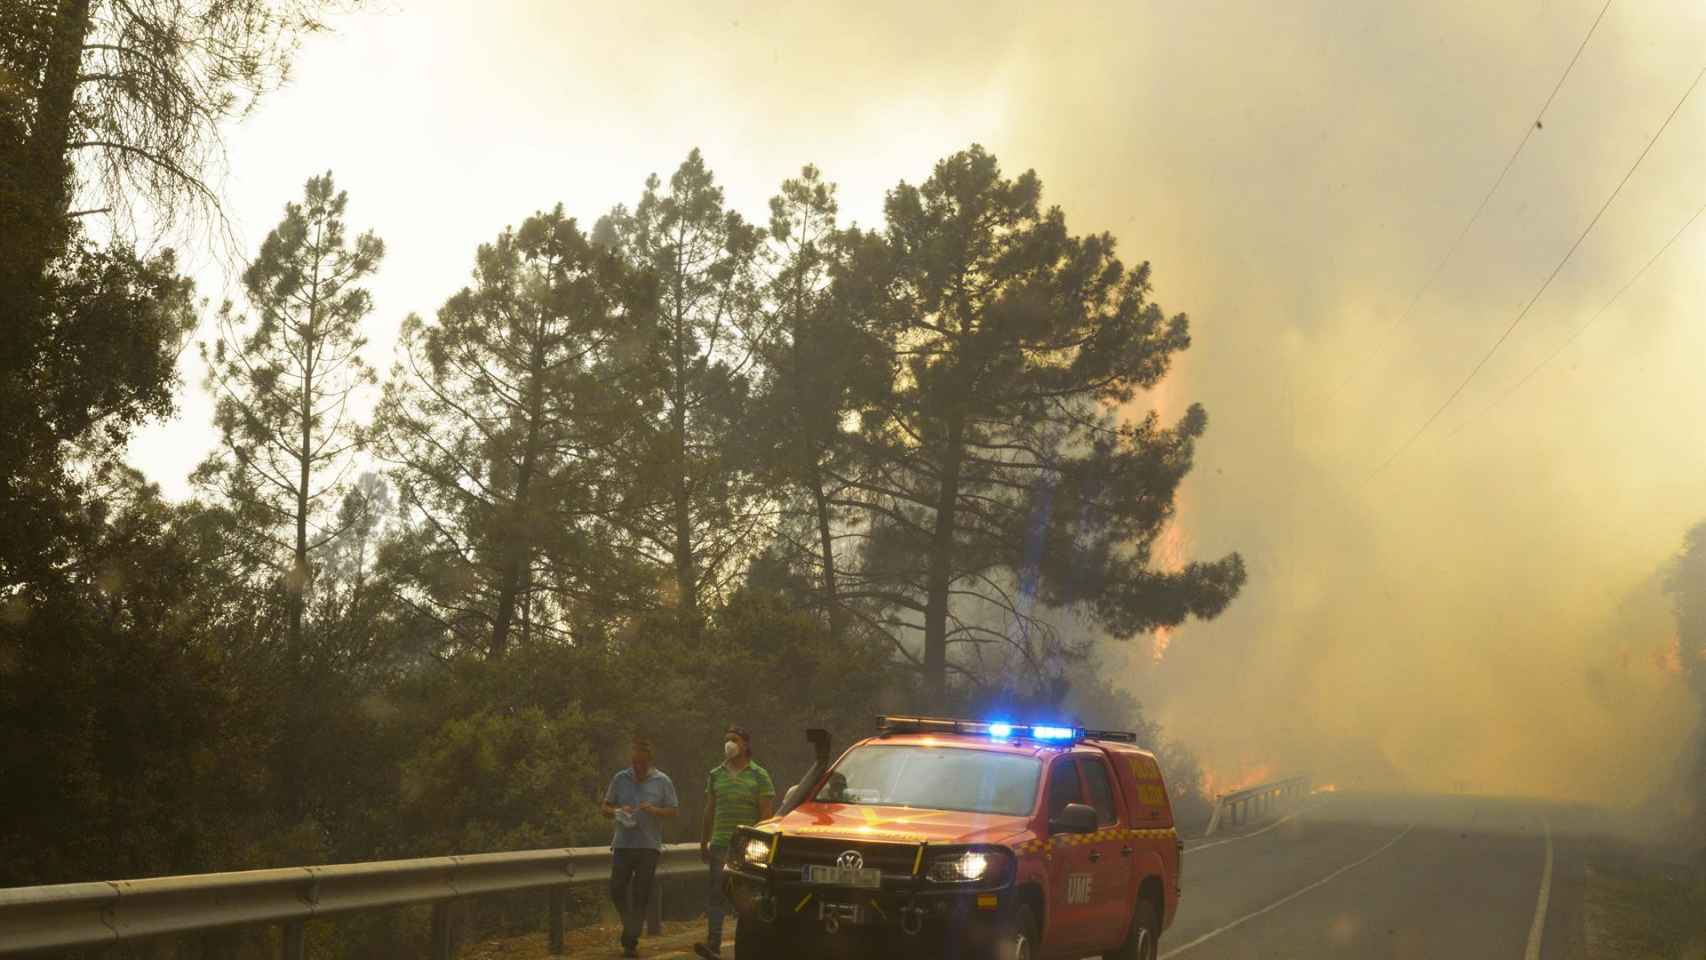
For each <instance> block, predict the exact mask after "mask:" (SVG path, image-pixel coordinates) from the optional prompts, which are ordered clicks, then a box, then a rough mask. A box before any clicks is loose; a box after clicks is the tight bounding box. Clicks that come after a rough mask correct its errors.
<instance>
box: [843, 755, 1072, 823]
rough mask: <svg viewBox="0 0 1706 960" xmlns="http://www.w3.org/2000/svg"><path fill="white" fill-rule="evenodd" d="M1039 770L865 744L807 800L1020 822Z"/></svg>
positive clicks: (1002, 760) (1021, 760)
mask: <svg viewBox="0 0 1706 960" xmlns="http://www.w3.org/2000/svg"><path fill="white" fill-rule="evenodd" d="M1040 766H1041V764H1039V763H1038V762H1037V761H1036V759H1035V758H1034V757H1026V756H1021V755H1018V754H1010V753H997V752H994V751H987V750H968V749H964V748H960V747H926V746H910V745H888V744H871V745H866V746H861V747H855V748H854V749H852V750H850V751H848V753H847V756H845V757H843V758H842V760H841V762H840V763H839V764H837V765H836V767H835V769H834V770H833V771H832V772H831V773H830V774H829V776H828V777H826V778H825V779H824V783H823V786H822V787H820V788H819V789H818V791H817V794H816V795H815V796H814V797H813V798H812V799H814V800H816V801H817V802H819V803H849V804H873V805H878V804H880V805H885V806H894V807H921V808H927V809H931V810H964V811H968V812H971V813H994V814H1002V815H1005V816H1021V815H1024V814H1028V813H1030V812H1031V811H1032V810H1033V809H1035V806H1034V804H1035V803H1036V799H1037V775H1038V774H1039V773H1040V772H1041V771H1040V769H1039V768H1040Z"/></svg>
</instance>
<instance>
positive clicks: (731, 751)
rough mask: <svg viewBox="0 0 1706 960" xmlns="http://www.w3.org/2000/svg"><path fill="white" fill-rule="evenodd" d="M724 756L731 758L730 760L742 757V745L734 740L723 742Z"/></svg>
mask: <svg viewBox="0 0 1706 960" xmlns="http://www.w3.org/2000/svg"><path fill="white" fill-rule="evenodd" d="M723 756H725V757H727V758H729V759H730V760H733V759H734V758H736V757H738V756H740V744H738V743H736V742H734V741H733V740H724V741H723Z"/></svg>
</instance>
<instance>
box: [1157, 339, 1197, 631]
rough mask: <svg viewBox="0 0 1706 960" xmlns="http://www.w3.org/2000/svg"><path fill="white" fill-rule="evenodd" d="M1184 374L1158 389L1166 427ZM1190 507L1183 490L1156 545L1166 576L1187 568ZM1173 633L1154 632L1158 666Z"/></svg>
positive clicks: (1176, 370)
mask: <svg viewBox="0 0 1706 960" xmlns="http://www.w3.org/2000/svg"><path fill="white" fill-rule="evenodd" d="M1181 372H1182V371H1181V370H1180V369H1179V366H1175V367H1174V369H1173V374H1172V375H1171V376H1169V377H1167V378H1165V379H1163V380H1162V381H1161V382H1160V383H1159V384H1157V385H1156V388H1155V393H1154V398H1155V415H1156V416H1157V417H1159V418H1160V419H1161V422H1162V424H1163V425H1165V424H1166V423H1167V418H1168V415H1169V410H1168V408H1169V407H1171V406H1172V402H1171V401H1172V395H1173V393H1174V390H1175V389H1176V387H1177V383H1176V381H1177V380H1178V379H1179V376H1180V374H1181ZM1188 506H1189V503H1188V501H1187V500H1186V497H1185V489H1184V487H1182V486H1181V487H1180V488H1179V490H1178V491H1177V492H1176V493H1175V494H1174V497H1173V519H1172V521H1171V522H1169V523H1168V524H1167V527H1166V529H1164V530H1162V531H1161V536H1160V537H1159V538H1157V539H1156V542H1155V552H1154V554H1153V557H1154V559H1155V562H1156V565H1157V566H1159V567H1160V568H1161V571H1162V572H1163V573H1177V572H1179V571H1180V570H1181V569H1183V568H1184V566H1185V546H1186V544H1185V518H1186V515H1187V508H1188ZM1174 630H1175V628H1173V627H1157V628H1156V629H1155V641H1154V649H1155V661H1156V662H1157V663H1159V662H1160V661H1161V659H1162V658H1163V657H1165V656H1166V655H1167V648H1168V647H1169V646H1171V645H1172V643H1173V633H1174Z"/></svg>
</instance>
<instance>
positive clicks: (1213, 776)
mask: <svg viewBox="0 0 1706 960" xmlns="http://www.w3.org/2000/svg"><path fill="white" fill-rule="evenodd" d="M1273 778H1274V765H1273V764H1271V763H1257V764H1245V765H1244V766H1242V767H1240V768H1239V771H1238V773H1237V774H1236V775H1234V776H1227V775H1225V774H1223V773H1217V772H1216V771H1214V770H1211V769H1209V768H1207V767H1204V768H1203V772H1202V792H1203V795H1204V796H1207V797H1214V796H1219V795H1220V794H1223V793H1235V792H1237V791H1239V790H1245V789H1248V788H1250V787H1254V786H1259V785H1261V784H1264V783H1267V782H1268V781H1269V780H1272V779H1273Z"/></svg>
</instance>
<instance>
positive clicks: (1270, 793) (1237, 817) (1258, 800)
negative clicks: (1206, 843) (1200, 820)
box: [1203, 776, 1309, 837]
mask: <svg viewBox="0 0 1706 960" xmlns="http://www.w3.org/2000/svg"><path fill="white" fill-rule="evenodd" d="M1308 794H1309V778H1308V777H1306V776H1304V777H1287V778H1286V779H1284V780H1275V781H1273V782H1272V783H1264V784H1262V785H1260V786H1255V787H1246V788H1245V789H1243V790H1234V791H1233V792H1231V793H1223V794H1220V795H1218V796H1216V797H1215V798H1214V813H1213V815H1212V816H1210V817H1209V818H1208V829H1207V830H1204V831H1203V836H1205V837H1212V836H1214V831H1215V830H1216V829H1217V828H1218V827H1219V826H1220V818H1221V815H1222V814H1223V813H1227V812H1228V811H1230V813H1231V819H1232V824H1233V825H1234V826H1237V825H1239V824H1243V823H1248V822H1249V820H1250V815H1251V814H1252V813H1253V814H1255V815H1256V816H1258V817H1259V816H1263V815H1264V814H1267V813H1271V812H1272V811H1273V810H1274V808H1275V807H1276V806H1278V805H1279V804H1280V803H1283V802H1285V801H1288V800H1295V799H1298V798H1300V797H1304V796H1307V795H1308Z"/></svg>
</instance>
